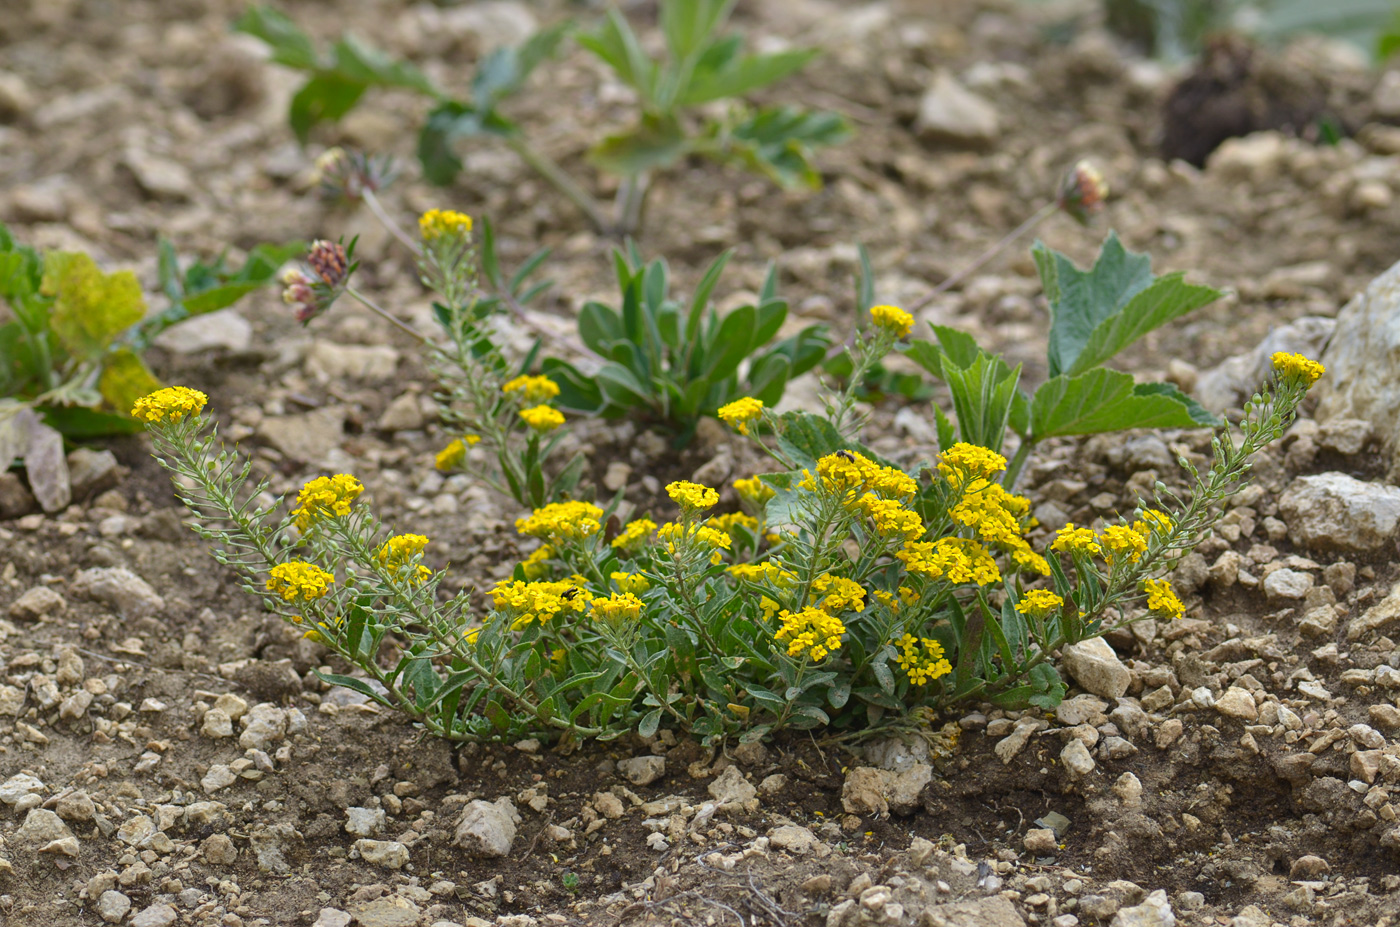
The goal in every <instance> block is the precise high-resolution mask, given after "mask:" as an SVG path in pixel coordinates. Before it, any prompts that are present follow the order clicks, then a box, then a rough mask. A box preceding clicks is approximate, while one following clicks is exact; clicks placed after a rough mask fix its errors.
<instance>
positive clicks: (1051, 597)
mask: <svg viewBox="0 0 1400 927" xmlns="http://www.w3.org/2000/svg"><path fill="white" fill-rule="evenodd" d="M1064 604H1065V600H1064V599H1062V598H1060V597H1059V596H1058V595H1056V594H1055V593H1053V592H1051V591H1050V590H1049V589H1032V590H1031V591H1030V592H1027V593H1026V594H1025V595H1023V596H1021V601H1019V602H1017V603H1016V611H1018V612H1020V613H1021V614H1023V615H1034V616H1035V617H1037V618H1044V617H1045V616H1046V615H1048V614H1050V613H1051V612H1053V611H1054V610H1055V609H1057V608H1059V607H1061V606H1062V605H1064Z"/></svg>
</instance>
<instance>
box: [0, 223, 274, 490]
mask: <svg viewBox="0 0 1400 927" xmlns="http://www.w3.org/2000/svg"><path fill="white" fill-rule="evenodd" d="M300 247H301V245H300V244H299V243H298V244H296V245H291V246H286V247H277V246H272V245H259V246H258V247H256V248H254V249H253V250H252V251H251V252H250V253H249V255H248V259H247V260H246V261H245V262H244V263H243V265H242V266H241V267H239V268H236V269H235V268H232V267H230V266H229V265H228V261H227V256H226V255H220V256H219V257H218V258H217V259H216V260H215V261H214V262H213V263H211V264H205V263H203V262H201V261H195V262H193V263H191V264H189V265H188V266H187V267H186V268H185V269H184V270H183V271H182V270H181V268H180V261H179V259H178V257H177V256H176V253H175V248H174V246H173V245H171V244H170V242H168V241H166V240H164V239H162V240H161V241H160V244H159V249H160V251H159V262H158V265H157V266H158V272H159V278H160V285H161V289H162V290H163V291H164V292H165V295H166V296H167V298H168V299H169V300H170V305H169V307H168V308H166V309H165V310H163V311H161V312H158V313H156V314H154V315H150V316H148V315H147V313H146V299H145V296H144V294H143V293H142V292H141V285H140V283H139V282H138V281H137V279H136V275H135V274H133V273H132V272H131V271H129V270H121V271H116V272H113V273H105V272H104V271H102V270H101V269H100V268H99V267H98V266H97V263H96V262H95V261H93V259H92V258H91V257H90V256H88V255H86V254H83V253H80V252H70V251H51V252H47V253H42V252H40V251H38V250H36V249H34V248H31V247H29V246H27V245H22V244H20V243H18V242H17V241H15V238H14V236H13V235H12V234H11V233H10V230H9V229H8V228H6V227H5V226H4V225H3V224H0V302H3V303H4V304H5V305H6V306H8V308H9V314H10V318H9V319H8V320H5V321H0V472H2V471H4V470H7V469H9V468H10V466H11V465H12V464H13V463H14V462H15V461H16V460H18V459H24V460H25V462H26V464H29V463H30V462H31V461H32V460H34V459H42V460H43V461H44V468H45V469H46V471H48V472H47V474H46V475H51V476H54V477H55V479H54V480H48V481H44V480H43V479H39V478H36V470H35V468H34V467H33V466H29V467H28V469H29V470H30V477H31V486H32V487H33V488H34V489H35V491H36V495H38V496H39V497H40V501H41V502H42V503H44V505H45V508H46V509H50V510H53V509H55V508H61V507H62V506H63V505H66V504H67V489H66V486H67V476H66V469H64V470H63V472H62V473H61V474H58V473H54V472H53V470H54V468H58V467H65V465H64V459H63V455H62V444H63V442H62V438H63V437H67V438H94V437H99V436H102V435H110V434H122V433H130V432H135V431H138V430H140V426H139V424H138V423H137V422H135V421H134V420H133V419H132V418H131V415H130V414H129V412H128V410H129V409H130V408H131V404H132V402H133V401H134V400H135V399H136V398H137V397H139V396H143V395H145V394H146V393H148V392H150V391H151V390H152V389H155V388H156V387H159V386H160V385H161V384H160V381H159V380H158V379H157V378H156V376H155V374H153V373H152V372H151V370H150V368H149V367H147V366H146V362H145V361H144V360H143V359H142V354H143V353H144V352H145V350H146V349H147V348H148V347H150V345H151V343H152V342H153V341H154V340H155V338H156V336H158V335H159V334H160V333H161V332H163V331H165V330H166V329H168V328H170V327H171V326H173V325H177V324H179V323H180V322H182V321H184V320H185V319H189V318H193V317H195V316H199V315H204V314H206V313H209V312H213V311H215V310H217V309H223V308H226V307H228V306H231V305H233V304H234V303H236V302H237V301H238V300H239V299H241V298H242V297H243V296H245V295H247V294H248V293H250V292H252V291H253V290H255V289H257V288H259V287H261V286H263V285H265V284H267V283H268V282H269V281H271V279H272V277H273V275H274V274H275V273H276V272H277V269H278V267H280V266H281V265H282V263H283V262H284V261H285V260H287V258H289V257H290V256H291V255H292V254H294V253H295V252H296V251H297V250H298V249H300Z"/></svg>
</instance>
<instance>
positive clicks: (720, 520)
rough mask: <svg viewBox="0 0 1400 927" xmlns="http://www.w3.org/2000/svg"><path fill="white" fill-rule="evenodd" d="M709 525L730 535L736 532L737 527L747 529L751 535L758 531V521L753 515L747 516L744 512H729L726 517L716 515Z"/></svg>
mask: <svg viewBox="0 0 1400 927" xmlns="http://www.w3.org/2000/svg"><path fill="white" fill-rule="evenodd" d="M709 525H710V527H712V528H717V529H719V530H720V531H724V532H726V533H729V534H732V533H733V532H734V529H735V527H743V528H747V529H748V530H749V533H750V534H753V533H755V532H757V531H758V519H757V518H754V517H753V516H752V515H745V514H744V513H743V512H727V513H725V514H724V515H716V516H714V517H713V518H711V519H710V521H709Z"/></svg>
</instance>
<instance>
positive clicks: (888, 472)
mask: <svg viewBox="0 0 1400 927" xmlns="http://www.w3.org/2000/svg"><path fill="white" fill-rule="evenodd" d="M797 485H798V486H799V487H801V488H802V489H806V490H808V491H811V492H817V491H818V490H819V489H820V491H822V492H826V493H829V494H831V495H840V496H842V497H843V498H844V500H845V502H846V504H847V505H856V504H857V502H858V500H859V499H860V497H861V496H863V495H864V494H865V493H875V494H877V495H879V496H883V497H885V498H889V499H903V498H907V497H909V496H912V495H913V494H914V493H916V492H917V491H918V489H919V484H918V483H916V482H915V481H914V478H913V477H912V476H910V475H909V474H907V473H905V472H904V471H903V470H896V469H895V468H894V467H882V466H880V465H879V464H877V463H875V462H874V461H872V460H870V459H868V458H866V457H865V456H864V455H861V454H857V453H856V452H855V451H837V452H836V453H835V454H828V455H826V456H825V457H823V458H822V459H821V460H818V461H817V475H816V477H813V476H812V474H811V471H809V470H803V471H802V481H801V482H800V483H798V484H797Z"/></svg>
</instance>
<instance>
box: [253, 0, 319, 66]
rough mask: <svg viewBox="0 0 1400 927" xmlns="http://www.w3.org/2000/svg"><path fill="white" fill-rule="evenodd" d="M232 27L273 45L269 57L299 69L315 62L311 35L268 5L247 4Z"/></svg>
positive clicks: (316, 62) (315, 63) (314, 49)
mask: <svg viewBox="0 0 1400 927" xmlns="http://www.w3.org/2000/svg"><path fill="white" fill-rule="evenodd" d="M233 28H234V30H235V31H237V32H246V33H247V34H248V35H251V36H254V37H256V38H259V39H262V40H263V41H264V42H266V43H267V44H268V46H269V47H270V48H271V49H272V60H273V61H275V62H277V63H278V64H282V65H286V66H287V67H289V68H296V69H297V70H299V71H312V70H315V69H316V67H317V65H318V61H317V58H316V47H315V45H313V44H312V42H311V37H310V36H308V35H307V34H306V33H305V32H302V31H301V29H300V28H298V27H297V24H296V23H294V22H292V21H291V20H290V19H288V18H287V17H286V16H285V15H283V14H282V13H280V12H279V11H277V10H275V9H273V8H272V7H270V6H262V5H255V6H250V7H248V9H247V10H245V11H244V13H243V15H242V16H240V17H239V18H238V20H237V22H235V23H234V24H233Z"/></svg>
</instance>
